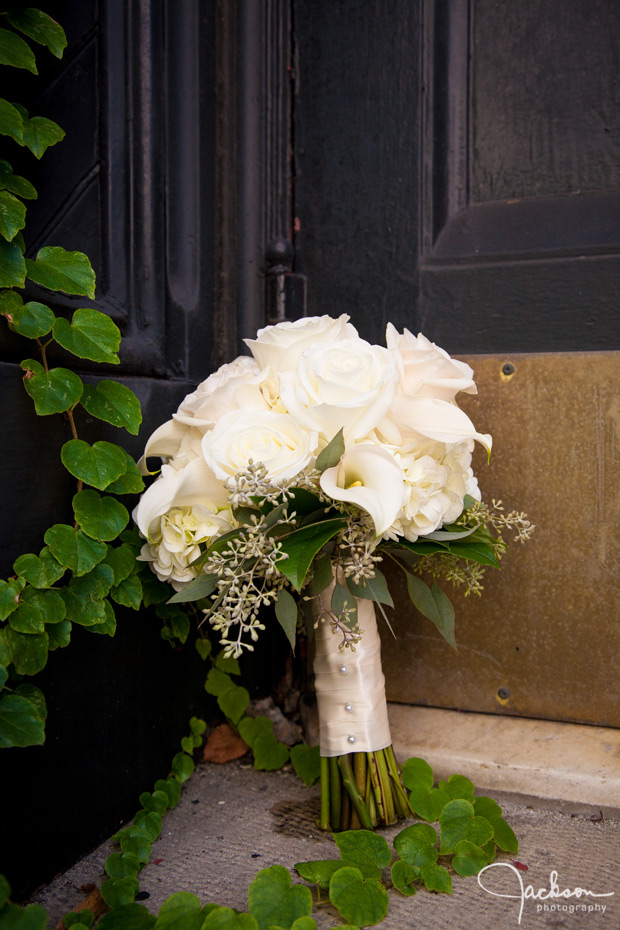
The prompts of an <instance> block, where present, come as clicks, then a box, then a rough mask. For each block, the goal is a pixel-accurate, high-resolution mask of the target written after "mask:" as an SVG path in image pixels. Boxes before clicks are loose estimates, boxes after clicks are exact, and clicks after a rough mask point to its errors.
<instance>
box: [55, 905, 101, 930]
mask: <svg viewBox="0 0 620 930" xmlns="http://www.w3.org/2000/svg"><path fill="white" fill-rule="evenodd" d="M94 920H95V915H94V914H93V912H92V911H90V910H89V909H88V908H87V907H85V908H84V910H82V911H69V913H68V914H65V916H64V917H63V918H62V922H63V924H64V925H65V930H70V928H71V927H73V928H74V930H88V928H89V927H92V925H93V922H94Z"/></svg>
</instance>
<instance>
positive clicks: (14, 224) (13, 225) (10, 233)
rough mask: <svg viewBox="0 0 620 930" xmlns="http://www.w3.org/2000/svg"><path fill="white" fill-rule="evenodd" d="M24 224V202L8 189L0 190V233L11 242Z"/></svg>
mask: <svg viewBox="0 0 620 930" xmlns="http://www.w3.org/2000/svg"><path fill="white" fill-rule="evenodd" d="M25 225H26V207H25V206H24V204H23V203H22V202H21V200H18V198H17V197H16V196H15V195H14V194H11V192H10V191H6V190H0V235H2V236H4V238H5V239H6V240H7V242H11V241H12V240H13V239H14V238H15V236H16V235H17V233H18V232H19V231H20V229H23V228H24V226H25Z"/></svg>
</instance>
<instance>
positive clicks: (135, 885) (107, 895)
mask: <svg viewBox="0 0 620 930" xmlns="http://www.w3.org/2000/svg"><path fill="white" fill-rule="evenodd" d="M139 890H140V882H139V881H138V879H137V878H132V877H131V876H125V877H124V878H117V879H110V880H109V881H107V882H102V883H101V887H100V892H101V897H102V898H103V900H104V901H105V903H106V904H107V905H108V907H122V906H123V905H125V904H131V902H132V901H133V899H134V898H135V896H136V894H137V893H138V891H139Z"/></svg>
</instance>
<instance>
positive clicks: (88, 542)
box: [43, 523, 107, 575]
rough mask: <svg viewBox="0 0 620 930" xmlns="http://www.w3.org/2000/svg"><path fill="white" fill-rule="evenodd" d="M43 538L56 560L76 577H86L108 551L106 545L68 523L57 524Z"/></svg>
mask: <svg viewBox="0 0 620 930" xmlns="http://www.w3.org/2000/svg"><path fill="white" fill-rule="evenodd" d="M43 538H44V539H45V542H46V543H47V545H48V546H49V549H50V552H51V553H52V555H53V556H54V558H55V559H57V561H58V562H60V564H61V565H64V566H65V568H68V569H70V570H71V571H72V572H73V574H74V575H85V574H86V573H87V572H89V571H90V570H91V569H92V568H94V566H95V565H97V564H98V563H99V562H101V560H102V559H103V558H104V557H105V554H106V551H107V547H106V546H105V544H104V543H101V542H98V541H97V540H95V539H91V538H90V537H89V536H86V535H85V534H84V533H83V532H82V531H81V530H77V531H76V530H74V529H73V527H72V526H68V525H67V524H66V523H56V524H55V525H54V526H52V527H50V528H49V530H48V531H47V532H46V534H45V536H44V537H43Z"/></svg>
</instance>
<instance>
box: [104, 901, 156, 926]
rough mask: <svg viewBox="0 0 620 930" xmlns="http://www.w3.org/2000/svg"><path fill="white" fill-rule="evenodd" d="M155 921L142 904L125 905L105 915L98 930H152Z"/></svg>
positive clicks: (153, 916)
mask: <svg viewBox="0 0 620 930" xmlns="http://www.w3.org/2000/svg"><path fill="white" fill-rule="evenodd" d="M155 919H156V918H155V915H154V914H149V912H148V911H147V909H146V908H145V907H144V906H143V905H142V904H135V903H134V904H125V905H124V906H123V907H115V908H114V909H113V910H111V911H108V913H107V914H104V915H103V917H102V918H101V920H100V921H99V923H98V924H97V930H151V928H152V927H153V926H154V924H155Z"/></svg>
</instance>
